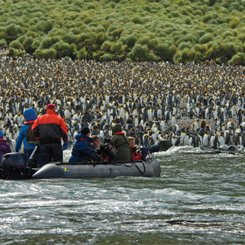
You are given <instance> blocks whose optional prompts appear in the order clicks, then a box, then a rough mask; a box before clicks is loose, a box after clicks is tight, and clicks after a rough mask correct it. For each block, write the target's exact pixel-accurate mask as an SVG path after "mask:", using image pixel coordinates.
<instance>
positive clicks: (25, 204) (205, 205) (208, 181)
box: [0, 152, 245, 245]
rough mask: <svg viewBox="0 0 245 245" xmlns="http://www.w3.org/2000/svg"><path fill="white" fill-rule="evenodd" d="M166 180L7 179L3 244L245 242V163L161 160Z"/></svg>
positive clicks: (0, 185) (0, 186)
mask: <svg viewBox="0 0 245 245" xmlns="http://www.w3.org/2000/svg"><path fill="white" fill-rule="evenodd" d="M157 157H158V159H159V160H160V161H161V169H162V173H161V177H160V178H139V177H118V178H114V179H82V180H78V179H75V180H62V179H53V180H28V181H4V180H0V198H1V202H0V244H8V245H9V244H213V243H215V244H224V243H225V244H245V232H244V231H245V178H244V177H245V174H244V173H245V172H244V168H245V157H244V156H243V155H226V154H222V155H208V154H207V155H203V154H202V155H198V154H186V153H181V152H180V153H178V154H176V153H175V154H169V153H163V154H159V155H158V156H157Z"/></svg>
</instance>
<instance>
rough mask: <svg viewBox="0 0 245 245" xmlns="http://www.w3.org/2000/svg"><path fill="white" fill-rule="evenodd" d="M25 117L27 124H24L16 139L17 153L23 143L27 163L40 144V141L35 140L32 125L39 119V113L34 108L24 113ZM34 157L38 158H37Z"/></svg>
mask: <svg viewBox="0 0 245 245" xmlns="http://www.w3.org/2000/svg"><path fill="white" fill-rule="evenodd" d="M23 115H24V118H25V122H24V124H22V126H21V128H20V131H19V134H18V137H17V139H16V145H15V151H16V152H19V151H20V149H21V145H22V143H23V146H24V159H25V161H27V160H28V159H29V157H30V156H31V153H32V152H33V150H34V149H35V146H36V145H37V144H38V140H37V139H36V138H35V136H34V135H33V131H32V125H33V123H34V121H35V120H36V119H37V113H36V111H35V110H34V109H33V108H28V109H26V110H25V111H24V113H23ZM34 157H35V158H36V156H34ZM36 161H37V159H36Z"/></svg>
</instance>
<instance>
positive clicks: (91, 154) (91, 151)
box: [69, 128, 101, 163]
mask: <svg viewBox="0 0 245 245" xmlns="http://www.w3.org/2000/svg"><path fill="white" fill-rule="evenodd" d="M89 134H90V130H89V128H83V129H82V130H81V131H80V132H79V133H78V134H77V135H76V136H75V140H76V141H75V143H74V145H73V148H72V152H71V157H70V159H69V162H70V163H75V162H76V163H88V162H99V161H101V158H100V156H99V155H98V154H97V153H96V152H95V147H94V143H93V140H92V139H91V138H90V137H89Z"/></svg>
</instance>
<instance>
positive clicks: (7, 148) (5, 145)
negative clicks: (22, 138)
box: [0, 130, 11, 161]
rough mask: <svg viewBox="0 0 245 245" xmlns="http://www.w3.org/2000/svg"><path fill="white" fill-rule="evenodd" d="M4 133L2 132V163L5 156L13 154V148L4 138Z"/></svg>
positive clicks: (0, 150) (0, 148) (0, 139)
mask: <svg viewBox="0 0 245 245" xmlns="http://www.w3.org/2000/svg"><path fill="white" fill-rule="evenodd" d="M3 136H4V133H3V131H2V130H0V161H1V160H2V157H3V155H4V154H6V153H9V152H11V148H10V145H9V143H8V142H7V140H5V139H4V138H3Z"/></svg>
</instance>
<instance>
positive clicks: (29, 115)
mask: <svg viewBox="0 0 245 245" xmlns="http://www.w3.org/2000/svg"><path fill="white" fill-rule="evenodd" d="M23 115H24V118H25V120H26V121H31V120H35V119H36V118H37V113H36V112H35V111H34V110H33V109H32V108H28V109H26V110H25V111H24V113H23Z"/></svg>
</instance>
